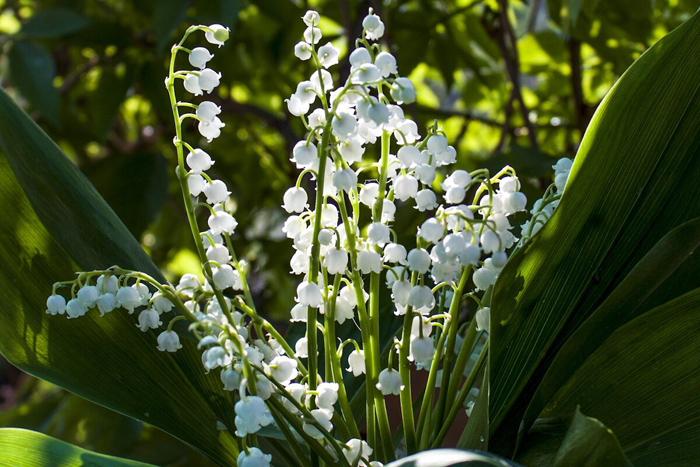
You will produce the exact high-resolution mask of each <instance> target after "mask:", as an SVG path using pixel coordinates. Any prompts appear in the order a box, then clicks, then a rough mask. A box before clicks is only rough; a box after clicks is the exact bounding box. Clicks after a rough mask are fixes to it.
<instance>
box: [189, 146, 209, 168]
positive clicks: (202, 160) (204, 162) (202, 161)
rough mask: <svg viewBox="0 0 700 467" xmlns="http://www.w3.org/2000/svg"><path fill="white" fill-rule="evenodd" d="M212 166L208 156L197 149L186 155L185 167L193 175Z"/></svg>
mask: <svg viewBox="0 0 700 467" xmlns="http://www.w3.org/2000/svg"><path fill="white" fill-rule="evenodd" d="M212 165H214V161H213V160H212V159H211V157H210V156H209V154H207V153H206V152H204V151H203V150H201V149H199V148H197V149H195V150H194V151H193V152H190V153H189V154H188V155H187V166H188V167H189V168H190V170H192V172H193V173H196V174H200V173H202V172H204V171H207V170H209V169H210V168H211V166H212Z"/></svg>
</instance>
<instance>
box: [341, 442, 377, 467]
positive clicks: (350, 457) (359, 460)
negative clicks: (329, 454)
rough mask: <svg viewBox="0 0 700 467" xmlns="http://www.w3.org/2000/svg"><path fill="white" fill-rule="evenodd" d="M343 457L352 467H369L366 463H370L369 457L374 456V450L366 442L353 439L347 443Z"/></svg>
mask: <svg viewBox="0 0 700 467" xmlns="http://www.w3.org/2000/svg"><path fill="white" fill-rule="evenodd" d="M343 455H344V456H345V459H347V461H348V463H349V464H350V465H358V466H365V465H368V464H367V462H365V461H369V456H371V455H372V448H371V447H370V446H369V444H367V442H366V441H364V440H360V439H356V438H353V439H351V440H348V442H347V443H345V446H344V447H343ZM363 459H364V460H365V461H363ZM370 467H374V466H370Z"/></svg>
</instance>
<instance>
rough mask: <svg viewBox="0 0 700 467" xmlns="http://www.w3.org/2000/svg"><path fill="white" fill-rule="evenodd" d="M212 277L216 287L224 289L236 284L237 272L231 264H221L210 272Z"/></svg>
mask: <svg viewBox="0 0 700 467" xmlns="http://www.w3.org/2000/svg"><path fill="white" fill-rule="evenodd" d="M212 279H213V280H214V285H215V286H216V288H217V289H219V290H224V289H228V288H229V287H233V286H234V285H235V284H236V280H237V279H238V274H237V273H236V271H234V270H233V268H232V267H231V266H229V265H228V264H223V265H222V266H221V267H220V268H216V271H214V274H212Z"/></svg>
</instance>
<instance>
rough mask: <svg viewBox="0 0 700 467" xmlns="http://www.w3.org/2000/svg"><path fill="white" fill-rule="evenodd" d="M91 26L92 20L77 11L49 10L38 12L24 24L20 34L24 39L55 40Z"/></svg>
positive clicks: (65, 9)
mask: <svg viewBox="0 0 700 467" xmlns="http://www.w3.org/2000/svg"><path fill="white" fill-rule="evenodd" d="M89 24H90V19H89V18H86V17H85V16H83V15H81V14H80V13H78V12H77V11H75V10H69V9H67V8H47V9H42V10H38V11H37V12H36V14H35V15H34V16H32V17H31V18H29V20H28V21H27V22H26V23H24V25H23V26H22V29H21V30H20V32H19V34H20V36H21V37H22V38H30V39H55V38H57V37H61V36H65V35H67V34H71V33H73V32H76V31H79V30H81V29H83V28H85V27H86V26H88V25H89Z"/></svg>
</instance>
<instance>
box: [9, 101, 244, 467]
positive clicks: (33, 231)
mask: <svg viewBox="0 0 700 467" xmlns="http://www.w3.org/2000/svg"><path fill="white" fill-rule="evenodd" d="M0 206H2V209H3V212H5V213H7V214H6V215H5V216H4V217H3V222H2V228H1V229H0V259H1V260H2V264H3V266H4V267H3V269H2V271H1V272H0V303H2V308H1V309H2V324H3V325H2V326H0V352H2V354H3V355H4V356H5V357H6V358H7V359H8V360H10V361H11V362H12V363H13V364H14V365H16V366H18V367H19V368H21V369H22V370H24V371H26V372H27V373H30V374H32V375H34V376H37V377H39V378H42V379H45V380H48V381H51V382H53V383H55V384H57V385H59V386H61V387H64V388H66V389H68V390H69V391H71V392H74V393H76V394H78V395H80V396H82V397H84V398H86V399H89V400H91V401H93V402H96V403H98V404H100V405H104V406H106V407H108V408H110V409H112V410H115V411H117V412H120V413H123V414H125V415H128V416H130V417H133V418H136V419H139V420H142V421H145V422H147V423H149V424H151V425H154V426H156V427H158V428H160V429H163V430H164V431H167V432H168V433H170V434H172V435H173V436H175V437H177V438H179V439H181V440H183V441H185V442H187V443H188V444H190V445H192V446H194V447H195V448H197V449H198V450H200V451H202V452H203V453H205V454H206V455H207V456H208V457H210V458H211V459H212V460H214V461H215V462H217V463H219V464H230V463H232V462H234V460H235V458H236V455H237V449H236V446H235V443H234V440H233V436H232V435H231V434H230V433H229V432H228V431H218V430H217V427H216V422H217V420H218V421H221V422H223V423H224V424H225V425H226V426H228V427H230V428H231V429H233V428H234V426H235V425H234V413H233V401H232V398H231V396H230V394H229V393H226V392H224V391H223V389H222V387H221V382H220V381H219V378H218V375H216V374H211V375H205V374H204V371H203V368H202V365H201V355H200V352H199V351H198V350H197V349H196V346H195V344H194V342H192V341H190V340H184V341H183V346H184V348H183V349H182V350H181V351H178V352H177V353H176V354H165V353H161V352H158V351H157V350H156V333H155V332H148V333H142V332H140V331H139V330H138V329H137V328H136V326H135V317H134V316H129V315H127V314H126V313H122V312H113V313H110V314H109V315H107V316H105V317H104V318H99V317H97V316H96V315H95V314H93V313H89V314H88V315H87V316H85V317H83V318H80V319H79V320H71V321H69V320H67V319H65V317H62V316H55V317H49V316H47V315H46V314H45V313H44V310H45V300H46V297H47V296H48V295H49V294H50V293H51V285H52V284H53V282H55V281H59V280H66V279H68V278H71V277H73V275H74V271H76V270H90V269H95V268H106V267H109V266H111V265H113V264H120V265H121V266H122V267H125V268H128V269H138V270H142V271H145V272H147V273H150V274H152V275H155V276H156V277H160V274H159V272H158V270H157V268H156V267H155V266H154V265H153V263H152V262H151V261H150V259H149V258H148V256H147V255H146V254H145V253H144V252H143V250H142V249H141V247H140V246H139V244H138V242H136V240H135V239H134V238H133V237H132V236H131V235H130V234H129V232H128V230H127V229H126V227H125V226H124V225H123V224H122V223H121V222H120V221H119V219H118V218H117V217H116V216H115V214H114V213H113V211H112V210H111V209H110V208H109V207H108V206H107V204H106V203H105V201H104V200H103V199H102V198H101V197H100V196H99V194H98V193H97V191H96V190H95V189H94V187H92V185H90V183H89V182H88V181H87V179H86V178H85V177H84V176H83V175H82V174H81V173H80V171H79V170H78V169H77V168H76V167H75V166H74V165H73V164H72V163H71V162H70V161H69V160H68V159H67V158H66V157H65V156H64V155H63V154H62V153H61V151H60V150H59V148H58V147H57V146H56V145H55V144H54V143H53V142H52V141H51V140H50V139H49V138H48V137H47V136H46V134H45V133H43V132H42V131H41V129H40V128H39V127H38V126H37V125H36V124H35V123H34V122H33V121H32V120H31V119H30V118H29V117H28V116H27V115H26V114H25V113H24V112H22V110H21V109H19V107H17V106H16V104H14V103H13V102H12V100H11V99H10V98H9V97H8V96H7V95H6V94H5V93H4V92H2V91H0ZM42 224H43V225H42ZM44 226H46V228H45V227H44Z"/></svg>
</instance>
